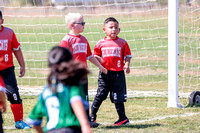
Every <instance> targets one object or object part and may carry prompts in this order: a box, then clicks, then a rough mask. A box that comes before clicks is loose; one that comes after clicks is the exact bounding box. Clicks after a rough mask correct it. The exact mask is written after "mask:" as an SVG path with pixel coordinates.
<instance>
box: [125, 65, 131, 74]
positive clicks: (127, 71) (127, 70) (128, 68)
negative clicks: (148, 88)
mask: <svg viewBox="0 0 200 133" xmlns="http://www.w3.org/2000/svg"><path fill="white" fill-rule="evenodd" d="M124 70H126V71H125V72H126V73H127V74H129V73H130V67H129V66H127V65H124Z"/></svg>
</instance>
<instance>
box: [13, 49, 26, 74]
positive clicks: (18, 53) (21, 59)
mask: <svg viewBox="0 0 200 133" xmlns="http://www.w3.org/2000/svg"><path fill="white" fill-rule="evenodd" d="M13 52H14V54H15V57H16V59H17V61H18V63H19V65H20V75H19V77H23V76H24V74H25V63H24V57H23V54H22V51H21V49H20V48H19V50H17V51H13Z"/></svg>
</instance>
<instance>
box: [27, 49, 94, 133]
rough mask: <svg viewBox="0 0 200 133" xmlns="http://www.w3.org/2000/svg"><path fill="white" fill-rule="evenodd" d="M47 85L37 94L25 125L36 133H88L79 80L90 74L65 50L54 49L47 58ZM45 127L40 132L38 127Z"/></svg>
mask: <svg viewBox="0 0 200 133" xmlns="http://www.w3.org/2000/svg"><path fill="white" fill-rule="evenodd" d="M48 65H49V68H50V74H49V76H48V85H47V86H46V87H45V88H44V90H43V92H42V93H41V94H40V96H39V98H38V101H37V103H36V105H35V107H34V108H33V110H32V111H31V113H30V115H29V118H28V119H27V123H29V124H31V125H34V128H35V129H36V130H37V132H38V133H42V132H47V133H61V132H62V133H75V132H76V133H81V132H82V133H91V132H92V131H91V129H90V124H89V122H88V118H87V115H86V112H85V110H87V109H88V108H89V105H88V102H87V101H86V99H85V94H84V91H83V89H82V86H81V85H80V83H79V82H80V80H81V79H82V78H84V77H85V76H86V75H87V74H88V73H89V71H88V70H87V69H86V68H85V65H84V64H83V63H81V62H80V61H77V60H74V59H73V58H72V54H71V53H70V51H69V50H68V49H67V48H63V47H59V46H55V47H53V48H52V49H51V51H50V52H49V54H48ZM43 117H46V120H47V124H46V126H45V127H44V129H43V130H42V127H41V123H42V119H43Z"/></svg>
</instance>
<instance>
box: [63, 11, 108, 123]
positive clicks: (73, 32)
mask: <svg viewBox="0 0 200 133" xmlns="http://www.w3.org/2000/svg"><path fill="white" fill-rule="evenodd" d="M65 22H66V24H67V27H68V28H69V30H70V31H69V33H67V35H66V36H65V37H64V38H63V39H62V41H61V42H60V46H61V47H66V48H69V49H70V51H71V52H72V55H73V58H74V59H75V60H79V61H81V62H83V63H84V64H85V66H86V67H87V60H89V61H90V62H91V63H93V64H94V65H96V66H97V67H98V68H99V69H100V71H101V72H103V73H105V74H107V69H105V68H104V67H103V66H102V65H101V64H100V63H99V62H98V61H97V60H96V58H94V56H93V54H92V52H91V49H90V45H89V43H88V41H87V39H86V38H85V37H84V36H82V35H80V33H82V32H83V31H84V26H85V22H84V19H83V16H82V15H81V14H80V13H68V14H67V15H66V16H65ZM81 83H82V85H83V89H84V91H85V94H86V99H87V101H88V99H89V98H88V78H87V77H86V78H84V79H83V80H82V81H81ZM87 115H88V117H89V110H87ZM90 124H91V127H97V126H98V125H97V123H90Z"/></svg>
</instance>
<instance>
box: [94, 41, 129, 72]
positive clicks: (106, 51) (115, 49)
mask: <svg viewBox="0 0 200 133" xmlns="http://www.w3.org/2000/svg"><path fill="white" fill-rule="evenodd" d="M94 55H98V56H100V57H101V58H102V59H103V62H102V64H101V65H102V66H104V67H105V68H106V69H107V70H111V71H122V70H123V67H124V59H125V58H126V57H130V58H131V57H132V55H131V51H130V48H129V46H128V43H127V42H126V41H125V40H124V39H121V38H119V37H117V38H115V39H106V37H105V38H104V39H101V40H100V41H98V42H97V44H96V45H95V47H94Z"/></svg>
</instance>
